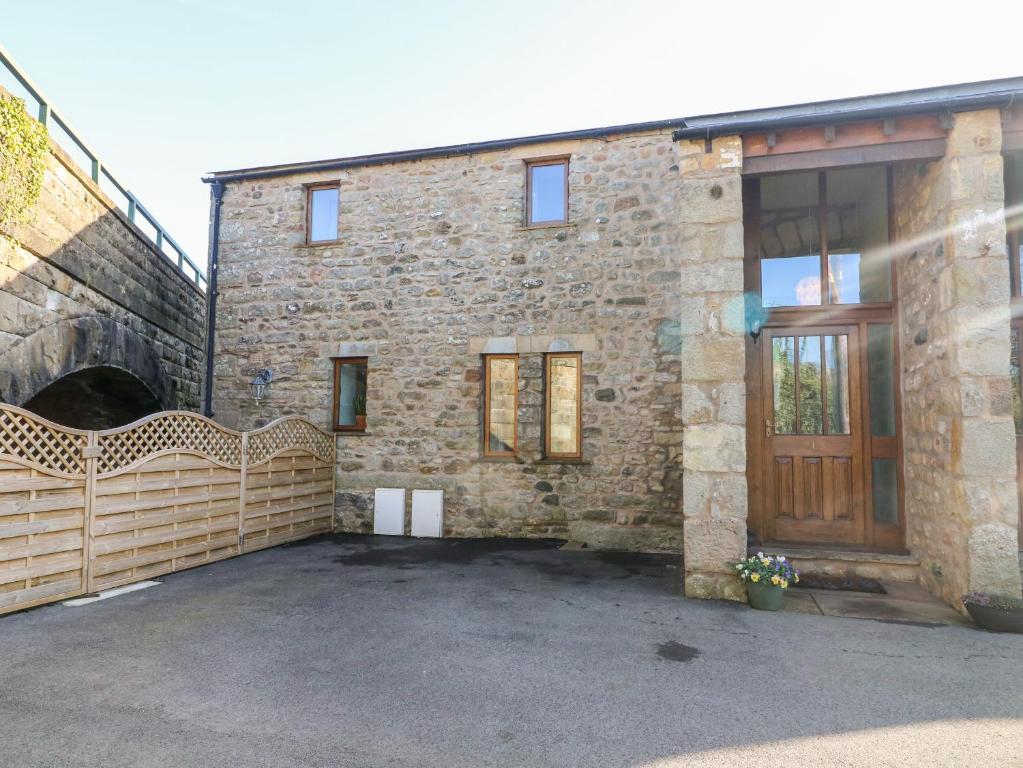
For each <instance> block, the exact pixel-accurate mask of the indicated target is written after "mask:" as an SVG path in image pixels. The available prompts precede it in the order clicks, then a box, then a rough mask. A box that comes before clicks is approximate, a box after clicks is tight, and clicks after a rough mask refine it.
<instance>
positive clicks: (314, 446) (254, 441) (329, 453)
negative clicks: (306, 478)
mask: <svg viewBox="0 0 1023 768" xmlns="http://www.w3.org/2000/svg"><path fill="white" fill-rule="evenodd" d="M334 444H335V441H334V435H332V434H330V433H329V432H324V431H323V430H321V429H319V428H317V427H315V426H314V425H312V424H310V423H309V422H308V421H305V420H304V419H298V418H287V419H281V420H280V421H275V422H274V423H273V424H269V425H267V426H266V427H263V428H262V429H260V430H256V431H255V432H251V433H249V462H250V463H252V464H259V463H260V462H263V461H266V460H267V459H269V458H271V457H272V456H274V455H275V454H278V453H280V452H281V451H284V450H288V449H291V448H302V449H304V450H306V451H308V452H309V453H311V454H313V455H314V456H317V457H318V458H320V459H322V460H323V461H329V462H331V463H333V461H334Z"/></svg>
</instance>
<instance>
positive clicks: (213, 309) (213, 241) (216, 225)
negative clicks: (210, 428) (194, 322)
mask: <svg viewBox="0 0 1023 768" xmlns="http://www.w3.org/2000/svg"><path fill="white" fill-rule="evenodd" d="M210 196H211V198H212V200H213V221H212V224H211V225H210V228H211V230H212V231H211V233H210V260H209V264H208V266H207V270H206V276H207V280H208V282H207V284H206V291H207V294H206V295H207V301H206V382H205V384H206V386H205V388H204V389H205V392H204V402H203V414H204V415H206V416H207V417H211V416H213V338H214V335H215V334H216V331H217V260H218V257H219V256H220V204H221V203H222V202H223V200H224V184H223V182H221V181H214V182H213V183H212V184H211V186H210Z"/></svg>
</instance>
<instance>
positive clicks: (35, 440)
mask: <svg viewBox="0 0 1023 768" xmlns="http://www.w3.org/2000/svg"><path fill="white" fill-rule="evenodd" d="M88 440H89V436H88V433H86V432H82V431H79V430H68V429H61V428H60V427H58V426H56V425H53V424H50V423H48V422H46V421H44V420H42V419H39V418H36V417H35V416H33V415H32V414H30V413H29V412H28V411H23V410H21V409H20V408H14V407H12V406H9V405H4V404H3V403H0V456H12V457H15V458H19V459H23V460H24V461H28V462H31V463H33V464H37V465H39V466H40V467H41V468H43V469H46V470H50V471H52V472H60V473H62V474H65V475H81V474H84V473H85V460H84V459H83V458H82V449H83V448H84V447H85V446H86V445H87V443H88Z"/></svg>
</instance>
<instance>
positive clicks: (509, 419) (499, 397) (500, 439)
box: [483, 355, 519, 456]
mask: <svg viewBox="0 0 1023 768" xmlns="http://www.w3.org/2000/svg"><path fill="white" fill-rule="evenodd" d="M483 373H484V380H483V400H484V402H483V421H484V424H483V455H484V456H514V455H515V448H516V443H517V438H516V434H517V432H518V424H517V421H518V418H517V417H518V409H519V359H518V357H516V356H515V355H486V356H485V357H484V358H483Z"/></svg>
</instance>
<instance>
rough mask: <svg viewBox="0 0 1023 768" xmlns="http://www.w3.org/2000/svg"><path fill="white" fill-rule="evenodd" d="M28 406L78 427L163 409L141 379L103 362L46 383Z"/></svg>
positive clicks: (116, 423)
mask: <svg viewBox="0 0 1023 768" xmlns="http://www.w3.org/2000/svg"><path fill="white" fill-rule="evenodd" d="M24 407H25V408H27V409H28V410H30V411H32V412H33V413H37V414H39V415H40V416H42V417H43V418H44V419H49V420H50V421H54V422H56V423H57V424H63V425H64V426H67V427H75V428H76V429H110V428H111V427H120V426H123V425H124V424H130V423H131V422H133V421H135V420H136V419H141V418H142V417H143V416H147V415H149V414H150V413H156V412H157V411H159V410H160V403H159V401H157V399H156V397H155V396H154V395H153V393H152V391H150V389H149V387H147V386H146V385H145V384H144V383H143V382H142V380H141V379H139V378H138V377H136V376H133V375H132V374H130V373H128V372H127V371H124V370H121V369H120V368H113V367H110V366H106V365H102V366H97V367H95V368H85V369H83V370H81V371H76V372H74V373H71V374H68V375H67V376H64V377H63V378H61V379H58V380H57V381H55V382H53V383H52V384H50V385H48V386H46V387H44V388H43V389H42V390H41V391H40V392H39V393H38V394H36V395H35V397H33V398H32V399H30V400H28V401H27V402H26V403H25V405H24Z"/></svg>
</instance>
